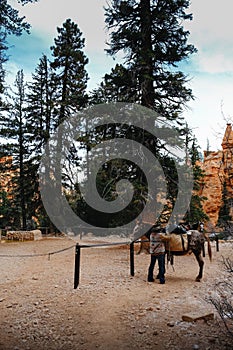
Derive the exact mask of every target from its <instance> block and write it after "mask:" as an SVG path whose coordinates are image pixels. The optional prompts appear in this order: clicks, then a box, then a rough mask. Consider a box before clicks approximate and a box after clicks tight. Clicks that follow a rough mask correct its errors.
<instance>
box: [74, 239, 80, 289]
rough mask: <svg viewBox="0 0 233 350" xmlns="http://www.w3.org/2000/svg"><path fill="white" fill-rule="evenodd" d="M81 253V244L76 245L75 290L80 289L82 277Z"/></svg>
mask: <svg viewBox="0 0 233 350" xmlns="http://www.w3.org/2000/svg"><path fill="white" fill-rule="evenodd" d="M80 252H81V248H80V246H79V244H78V243H77V244H76V248H75V266H74V289H77V288H78V285H79V276H80Z"/></svg>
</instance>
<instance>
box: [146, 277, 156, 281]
mask: <svg viewBox="0 0 233 350" xmlns="http://www.w3.org/2000/svg"><path fill="white" fill-rule="evenodd" d="M154 281H155V280H154V278H153V277H151V276H148V278H147V282H154Z"/></svg>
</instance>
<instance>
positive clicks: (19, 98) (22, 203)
mask: <svg viewBox="0 0 233 350" xmlns="http://www.w3.org/2000/svg"><path fill="white" fill-rule="evenodd" d="M8 103H9V111H8V113H7V114H6V115H5V114H4V115H2V116H1V117H0V125H1V133H0V136H2V137H4V138H6V140H8V143H7V144H5V146H4V147H5V150H6V152H7V154H8V155H11V156H12V157H13V162H12V165H11V168H10V171H11V174H12V176H11V186H10V187H11V192H12V193H14V196H13V197H12V203H11V205H12V209H14V213H15V222H14V224H15V225H16V226H18V227H19V226H22V227H23V228H24V229H25V228H26V221H27V213H26V207H27V203H30V200H31V193H29V183H30V180H31V179H30V178H27V176H28V169H29V163H28V160H29V154H28V147H27V142H26V137H25V136H26V135H27V131H26V120H25V83H24V74H23V71H22V70H21V71H18V73H17V75H16V80H15V89H14V91H13V92H12V95H11V96H10V100H9V102H8Z"/></svg>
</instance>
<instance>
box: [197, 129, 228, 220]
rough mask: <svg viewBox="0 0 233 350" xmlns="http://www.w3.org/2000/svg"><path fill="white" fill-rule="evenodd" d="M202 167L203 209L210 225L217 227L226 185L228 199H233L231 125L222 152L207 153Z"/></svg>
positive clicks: (223, 142) (201, 192) (225, 136)
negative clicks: (203, 172) (204, 198)
mask: <svg viewBox="0 0 233 350" xmlns="http://www.w3.org/2000/svg"><path fill="white" fill-rule="evenodd" d="M201 167H202V169H203V170H204V171H205V177H204V186H203V188H202V189H201V191H200V195H201V196H205V197H206V198H207V200H206V201H205V202H204V203H203V209H204V211H205V213H206V214H207V215H208V216H209V218H210V223H211V224H212V225H213V226H215V225H216V224H217V221H218V217H219V210H220V208H221V205H222V191H223V184H224V183H225V185H226V190H227V197H228V198H232V199H233V130H232V126H231V124H227V127H226V131H225V134H224V137H223V141H222V150H221V151H217V152H208V151H205V152H204V161H203V163H202V164H201ZM232 214H233V213H232Z"/></svg>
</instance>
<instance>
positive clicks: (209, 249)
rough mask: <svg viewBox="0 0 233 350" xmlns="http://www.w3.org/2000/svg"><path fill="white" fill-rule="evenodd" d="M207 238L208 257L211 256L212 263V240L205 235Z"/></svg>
mask: <svg viewBox="0 0 233 350" xmlns="http://www.w3.org/2000/svg"><path fill="white" fill-rule="evenodd" d="M205 238H206V240H207V244H208V255H209V259H210V261H211V260H212V249H211V245H210V239H209V236H207V235H205Z"/></svg>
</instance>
